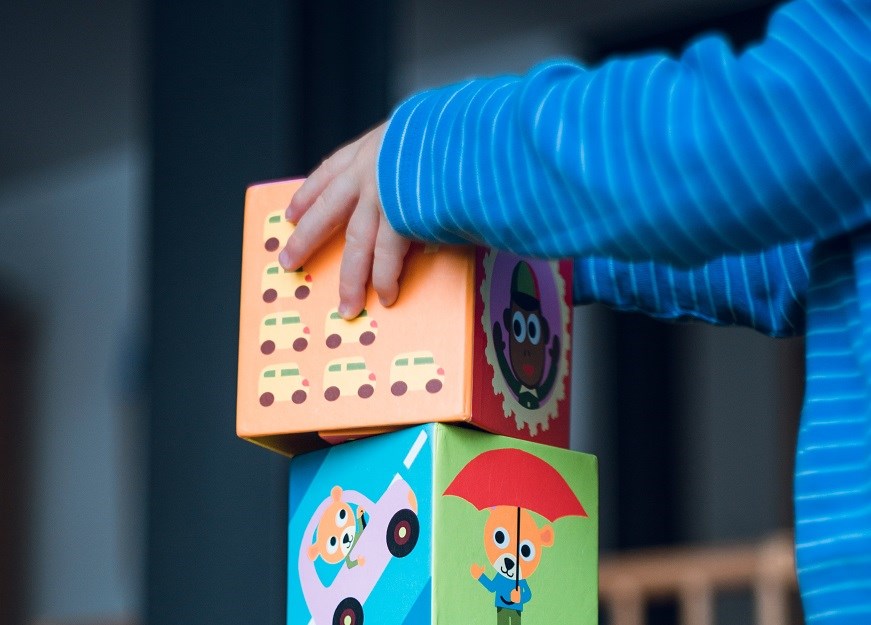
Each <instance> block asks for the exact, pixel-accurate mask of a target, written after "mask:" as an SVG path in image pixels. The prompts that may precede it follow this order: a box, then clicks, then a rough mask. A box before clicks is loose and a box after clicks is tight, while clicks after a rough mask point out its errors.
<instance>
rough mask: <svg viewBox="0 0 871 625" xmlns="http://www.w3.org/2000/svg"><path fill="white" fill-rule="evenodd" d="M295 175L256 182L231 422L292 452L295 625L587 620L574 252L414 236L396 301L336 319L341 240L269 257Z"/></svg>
mask: <svg viewBox="0 0 871 625" xmlns="http://www.w3.org/2000/svg"><path fill="white" fill-rule="evenodd" d="M300 184H301V181H298V180H289V181H280V182H272V183H265V184H259V185H254V186H252V187H250V188H249V189H248V193H247V197H246V206H245V228H244V241H243V259H242V294H241V301H242V306H241V313H240V335H239V336H240V340H239V387H238V407H237V432H238V434H239V435H240V436H242V437H244V438H246V439H248V440H251V441H253V442H255V443H258V444H260V445H263V446H265V447H268V448H270V449H273V450H275V451H278V452H280V453H284V454H286V455H290V456H294V457H293V460H292V461H291V469H290V471H291V474H290V528H289V532H290V533H289V555H288V579H289V586H288V625H296V624H299V625H308V624H309V623H315V624H334V625H339V624H340V625H359V624H361V623H363V621H364V619H366V620H367V621H368V622H370V623H381V624H384V625H389V624H392V623H396V624H397V625H400V624H403V623H408V624H414V625H417V624H425V623H442V624H448V623H451V624H454V623H479V622H482V621H484V620H485V619H492V618H494V614H493V613H494V612H495V618H496V622H497V623H510V624H518V623H520V619H521V617H523V615H524V614H525V615H526V622H527V624H529V623H532V624H534V623H543V624H544V623H553V622H571V623H595V622H596V620H597V583H596V582H597V575H596V570H597V510H598V500H597V473H596V464H595V458H593V457H592V456H588V455H585V454H580V453H577V452H572V451H568V450H566V449H564V448H565V447H567V446H568V440H569V412H568V411H569V385H570V376H569V373H570V356H571V355H570V345H571V334H570V330H571V308H570V303H571V265H570V263H567V262H550V261H544V260H537V259H529V258H520V257H517V256H515V255H512V254H508V253H503V252H495V251H493V250H489V249H485V248H480V247H479V248H475V247H454V246H434V245H433V246H424V245H414V246H413V247H412V250H411V251H410V252H409V254H408V256H407V258H406V262H405V268H404V272H403V276H402V288H401V294H400V298H399V300H398V301H397V303H396V304H394V305H393V306H391V307H389V308H385V307H383V306H381V305H380V304H379V303H378V300H377V297H376V295H375V294H374V293H370V294H369V296H368V300H367V302H366V307H365V310H364V311H363V313H362V314H361V315H360V316H359V317H357V318H356V319H354V320H351V321H346V320H344V319H342V318H341V316H340V315H339V314H338V311H337V303H338V279H339V278H338V268H339V263H340V259H341V253H342V249H343V241H342V240H341V237H336V240H334V241H332V242H331V243H329V244H328V245H327V246H326V247H325V248H323V249H322V250H321V251H320V252H319V253H318V254H317V255H316V256H315V257H314V258H313V259H311V261H310V262H309V263H307V264H306V265H305V266H304V267H303V268H301V269H299V270H298V271H291V272H288V271H285V270H284V269H282V268H281V267H280V265H279V264H278V260H277V257H278V251H279V249H280V248H281V247H282V246H283V245H284V243H285V242H286V241H287V239H288V237H289V236H290V235H291V233H292V232H293V225H292V224H290V223H289V222H287V221H286V219H285V217H284V211H285V209H286V207H287V205H288V204H289V202H290V199H291V197H292V196H293V193H294V192H295V191H296V189H298V188H299V185H300ZM459 426H472V427H459ZM337 443H343V444H337Z"/></svg>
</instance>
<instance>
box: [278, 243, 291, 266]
mask: <svg viewBox="0 0 871 625" xmlns="http://www.w3.org/2000/svg"><path fill="white" fill-rule="evenodd" d="M278 263H279V264H280V265H281V266H282V267H284V268H285V269H290V254H289V253H288V251H287V248H284V249H283V250H281V251H280V252H279V253H278Z"/></svg>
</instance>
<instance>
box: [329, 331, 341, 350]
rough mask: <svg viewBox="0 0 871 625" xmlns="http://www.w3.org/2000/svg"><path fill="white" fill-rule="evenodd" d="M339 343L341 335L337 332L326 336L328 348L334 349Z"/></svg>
mask: <svg viewBox="0 0 871 625" xmlns="http://www.w3.org/2000/svg"><path fill="white" fill-rule="evenodd" d="M341 344H342V337H341V336H339V335H338V334H331V335H329V336H328V337H327V347H329V348H330V349H336V348H337V347H338V346H339V345H341Z"/></svg>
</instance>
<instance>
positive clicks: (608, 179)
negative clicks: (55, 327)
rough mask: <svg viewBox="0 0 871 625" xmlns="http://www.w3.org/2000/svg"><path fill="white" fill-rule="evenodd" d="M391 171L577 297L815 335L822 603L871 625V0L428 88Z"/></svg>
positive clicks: (807, 513) (403, 213) (409, 220)
mask: <svg viewBox="0 0 871 625" xmlns="http://www.w3.org/2000/svg"><path fill="white" fill-rule="evenodd" d="M378 183H379V192H380V195H381V200H382V203H383V205H384V209H385V212H386V215H387V217H388V219H389V220H390V223H391V224H392V225H393V226H394V228H396V229H397V230H398V231H399V232H401V233H403V234H406V235H408V236H412V237H415V238H422V239H428V240H433V241H442V242H463V241H472V242H478V243H486V244H489V245H493V246H495V247H499V248H504V249H509V250H512V251H515V252H518V253H522V254H528V255H534V256H546V257H573V258H575V259H576V260H575V270H576V271H575V285H574V286H575V297H576V301H577V303H584V302H593V301H599V302H605V303H608V304H610V305H612V306H615V307H617V308H619V309H622V310H635V311H643V312H645V313H647V314H650V315H653V316H656V317H660V318H665V319H702V320H705V321H708V322H710V323H718V324H730V325H731V324H740V325H746V326H750V327H753V328H756V329H758V330H760V331H762V332H765V333H766V334H769V335H772V336H790V335H798V334H806V335H807V375H808V383H807V391H806V396H805V404H804V410H803V414H802V423H801V428H800V434H799V444H798V450H797V463H796V475H795V510H796V547H797V557H798V569H799V582H800V585H801V590H802V597H803V601H804V607H805V615H806V618H807V620H808V622H810V623H826V624H834V623H867V622H871V363H869V358H871V2H868V1H867V0H855V1H853V2H847V1H836V0H828V1H825V0H795V1H793V2H791V3H788V4H786V5H784V6H783V7H781V8H780V9H779V10H778V11H777V12H776V13H775V14H774V15H773V17H772V19H771V22H770V24H769V28H768V32H767V35H766V38H765V40H764V41H763V42H761V43H760V44H758V45H756V46H754V47H752V48H750V49H748V50H746V51H745V52H743V53H741V54H736V53H735V52H734V51H732V50H731V49H730V48H729V46H728V44H727V43H726V42H725V41H724V40H723V39H721V38H719V37H707V38H703V39H701V40H699V41H697V42H696V43H695V44H693V45H692V46H690V47H689V48H688V49H687V50H686V51H685V52H684V53H683V54H682V55H681V56H680V57H679V58H672V57H669V56H664V55H661V54H650V55H645V56H637V57H631V58H615V59H612V60H610V61H608V62H606V63H604V64H603V65H601V66H599V67H596V68H586V67H583V66H580V65H578V64H576V63H574V62H570V61H555V62H548V63H546V64H543V65H541V66H539V67H537V68H535V69H534V70H533V71H531V72H530V73H529V74H528V75H526V76H502V77H495V78H488V79H475V80H469V81H466V82H463V83H460V84H456V85H450V86H447V87H444V88H440V89H435V90H432V91H427V92H423V93H420V94H418V95H415V96H413V97H412V98H410V99H409V100H407V101H405V102H403V103H402V104H401V105H400V106H399V107H398V108H397V110H396V111H395V112H394V114H393V116H392V118H391V120H390V123H389V125H388V128H387V131H386V134H385V137H384V142H383V145H382V149H381V153H380V157H379V166H378Z"/></svg>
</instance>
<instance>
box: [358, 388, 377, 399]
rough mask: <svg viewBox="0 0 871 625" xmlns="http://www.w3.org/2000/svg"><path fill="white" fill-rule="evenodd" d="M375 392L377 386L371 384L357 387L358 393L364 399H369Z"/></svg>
mask: <svg viewBox="0 0 871 625" xmlns="http://www.w3.org/2000/svg"><path fill="white" fill-rule="evenodd" d="M374 392H375V387H374V386H372V385H371V384H364V385H363V386H361V387H360V388H358V389H357V395H359V396H360V397H361V398H363V399H369V398H370V397H372V393H374Z"/></svg>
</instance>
